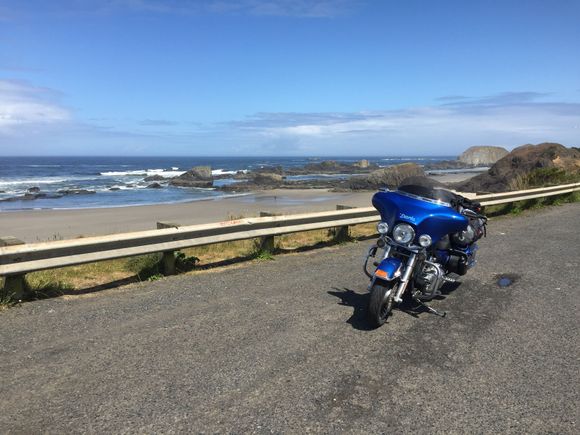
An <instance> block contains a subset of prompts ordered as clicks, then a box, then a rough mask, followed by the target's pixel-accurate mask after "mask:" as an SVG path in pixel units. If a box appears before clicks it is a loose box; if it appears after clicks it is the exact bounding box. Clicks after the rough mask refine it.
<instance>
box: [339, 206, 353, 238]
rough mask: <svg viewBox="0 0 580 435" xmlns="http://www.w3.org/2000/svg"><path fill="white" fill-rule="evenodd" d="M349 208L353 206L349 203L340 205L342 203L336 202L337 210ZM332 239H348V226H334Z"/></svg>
mask: <svg viewBox="0 0 580 435" xmlns="http://www.w3.org/2000/svg"><path fill="white" fill-rule="evenodd" d="M351 208H355V207H352V206H350V205H342V204H338V205H337V206H336V209H337V210H349V209H351ZM334 239H335V240H337V241H339V242H340V241H345V240H348V239H350V230H349V226H348V225H345V226H342V227H335V229H334Z"/></svg>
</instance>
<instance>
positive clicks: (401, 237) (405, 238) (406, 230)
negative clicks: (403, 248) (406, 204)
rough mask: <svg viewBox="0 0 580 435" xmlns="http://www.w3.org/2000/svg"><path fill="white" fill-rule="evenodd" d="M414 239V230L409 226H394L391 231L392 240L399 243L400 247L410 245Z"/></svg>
mask: <svg viewBox="0 0 580 435" xmlns="http://www.w3.org/2000/svg"><path fill="white" fill-rule="evenodd" d="M414 238H415V230H414V229H413V227H412V226H411V225H408V224H399V225H395V228H394V229H393V239H395V242H397V243H400V244H402V245H407V244H408V243H411V242H412V241H413V239H414Z"/></svg>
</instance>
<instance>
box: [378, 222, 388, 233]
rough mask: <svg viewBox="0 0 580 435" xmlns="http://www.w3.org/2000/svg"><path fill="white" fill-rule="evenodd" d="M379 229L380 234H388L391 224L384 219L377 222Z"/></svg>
mask: <svg viewBox="0 0 580 435" xmlns="http://www.w3.org/2000/svg"><path fill="white" fill-rule="evenodd" d="M377 231H378V232H379V234H387V233H388V232H389V224H387V223H386V222H383V221H381V222H379V223H378V224H377Z"/></svg>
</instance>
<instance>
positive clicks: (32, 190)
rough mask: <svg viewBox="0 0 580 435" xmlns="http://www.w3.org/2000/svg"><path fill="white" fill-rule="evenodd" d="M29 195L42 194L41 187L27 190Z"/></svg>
mask: <svg viewBox="0 0 580 435" xmlns="http://www.w3.org/2000/svg"><path fill="white" fill-rule="evenodd" d="M26 191H27V192H28V193H38V192H40V187H30V188H29V189H27V190H26Z"/></svg>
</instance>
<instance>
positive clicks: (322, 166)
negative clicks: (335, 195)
mask: <svg viewBox="0 0 580 435" xmlns="http://www.w3.org/2000/svg"><path fill="white" fill-rule="evenodd" d="M378 168H379V166H377V165H375V164H372V163H370V162H369V161H368V160H359V161H358V162H355V163H352V164H350V163H340V162H337V161H335V160H324V161H322V162H318V163H308V164H307V165H305V166H304V167H303V168H289V169H288V170H287V171H286V173H287V174H288V175H312V174H357V173H369V172H370V171H372V170H374V169H378Z"/></svg>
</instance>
